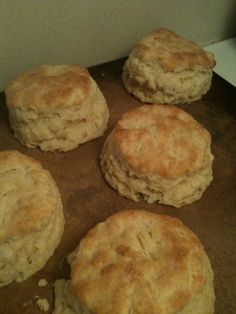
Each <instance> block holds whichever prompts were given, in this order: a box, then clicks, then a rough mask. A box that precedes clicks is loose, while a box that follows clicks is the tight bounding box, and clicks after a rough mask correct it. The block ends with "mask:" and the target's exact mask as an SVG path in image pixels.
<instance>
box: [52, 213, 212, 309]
mask: <svg viewBox="0 0 236 314" xmlns="http://www.w3.org/2000/svg"><path fill="white" fill-rule="evenodd" d="M213 276H214V275H213V271H212V268H211V264H210V261H209V258H208V256H207V254H206V252H205V250H204V248H203V246H202V245H201V243H200V241H199V240H198V238H197V236H196V235H195V234H194V233H193V232H192V231H191V230H190V229H188V228H187V227H186V226H184V225H183V223H182V222H181V221H179V220H178V219H175V218H172V217H169V216H164V215H157V214H154V213H151V212H148V211H144V210H125V211H121V212H119V213H116V214H114V215H113V216H111V217H109V218H108V219H107V220H106V221H105V222H102V223H99V224H98V225H97V226H96V227H94V228H93V229H92V230H90V231H89V232H88V234H87V235H86V236H85V238H84V239H83V240H82V241H81V242H80V244H79V246H78V248H77V249H76V250H75V252H74V254H73V260H72V263H71V278H70V280H68V281H66V280H59V281H56V284H55V294H56V302H55V309H54V312H53V313H54V314H62V313H67V314H75V313H89V314H104V313H115V314H126V313H133V314H138V313H147V314H157V313H166V314H176V313H178V314H196V313H201V314H213V313H214V301H215V293H214V283H213V280H214V279H213Z"/></svg>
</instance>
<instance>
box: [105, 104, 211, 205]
mask: <svg viewBox="0 0 236 314" xmlns="http://www.w3.org/2000/svg"><path fill="white" fill-rule="evenodd" d="M210 145H211V136H210V134H209V132H208V131H207V130H206V129H205V128H204V127H203V126H202V125H200V124H199V123H198V122H197V121H196V120H195V119H194V118H193V117H191V116H190V115H189V114H188V113H186V112H185V111H183V110H181V109H179V108H177V107H175V106H173V105H169V106H166V105H151V106H150V105H143V106H141V107H139V108H135V109H132V110H130V111H128V112H127V113H125V114H124V115H123V116H122V118H121V119H120V121H118V123H117V124H116V126H115V128H114V129H113V131H112V132H111V134H110V135H109V136H108V137H107V139H106V141H105V143H104V146H103V149H102V153H101V170H102V172H103V175H104V177H105V179H106V181H107V182H108V183H109V184H110V185H111V186H112V187H113V188H114V189H115V190H117V191H118V193H119V194H120V195H122V196H125V197H127V198H129V199H132V200H134V201H139V200H140V199H141V198H143V199H144V200H145V201H147V202H148V203H154V202H156V201H158V202H159V203H161V204H166V205H172V206H175V207H181V206H183V205H186V204H189V203H192V202H194V201H196V200H198V199H199V198H200V197H201V196H202V194H203V192H204V191H205V190H206V188H207V186H208V185H209V184H210V182H211V181H212V179H213V175H212V162H213V155H212V153H211V148H210Z"/></svg>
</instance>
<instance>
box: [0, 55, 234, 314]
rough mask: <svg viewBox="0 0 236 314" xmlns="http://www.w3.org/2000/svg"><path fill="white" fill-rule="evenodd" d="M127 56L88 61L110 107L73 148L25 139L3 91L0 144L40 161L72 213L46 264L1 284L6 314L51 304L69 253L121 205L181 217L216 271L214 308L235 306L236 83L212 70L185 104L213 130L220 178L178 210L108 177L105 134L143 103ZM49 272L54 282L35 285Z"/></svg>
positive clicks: (219, 311) (225, 310) (224, 313)
mask: <svg viewBox="0 0 236 314" xmlns="http://www.w3.org/2000/svg"><path fill="white" fill-rule="evenodd" d="M123 63H124V59H121V60H117V61H114V62H110V63H106V64H103V65H99V66H96V67H93V68H90V69H89V71H90V74H91V75H92V77H93V78H94V79H95V80H96V82H97V84H98V86H99V87H100V89H101V91H102V92H103V94H104V96H105V98H106V100H107V103H108V106H109V108H110V120H109V124H108V128H107V130H106V132H105V134H104V136H102V137H100V138H98V139H95V140H93V141H90V142H88V143H86V144H83V145H81V146H79V147H78V148H76V149H74V150H72V151H70V152H67V153H45V152H41V151H40V150H39V149H28V148H26V147H24V146H22V145H21V144H20V143H19V142H18V141H17V140H16V139H15V138H14V137H13V134H12V131H11V130H10V126H9V122H8V112H7V108H6V104H5V97H4V93H2V94H1V96H0V150H9V149H16V150H18V151H20V152H22V153H24V154H26V155H29V156H31V157H33V158H35V159H37V160H39V161H40V162H41V163H42V165H43V167H44V168H46V169H48V170H49V171H50V172H51V174H52V176H53V177H54V179H55V181H56V182H57V185H58V187H59V190H60V192H61V196H62V201H63V205H64V213H65V218H66V225H65V232H64V235H63V238H62V241H61V243H60V245H59V246H58V248H57V249H56V251H55V254H54V255H53V257H52V258H51V259H50V260H49V261H48V262H47V264H46V266H45V267H44V268H43V269H42V270H41V271H39V272H37V273H36V274H35V275H34V276H32V277H31V278H30V279H28V280H27V281H25V282H24V283H22V284H16V283H11V284H10V285H8V286H6V287H2V288H0V313H4V314H19V313H28V314H29V313H34V314H37V313H42V312H41V311H40V310H39V308H38V307H37V306H36V304H35V301H36V300H37V299H36V297H35V296H39V297H40V298H47V299H48V300H49V303H50V312H51V310H52V308H53V283H54V281H55V280H56V279H59V278H69V267H68V264H67V262H66V256H67V255H68V253H70V252H71V251H73V250H74V249H75V247H76V246H77V245H78V243H79V241H80V239H81V238H82V237H84V236H85V234H86V233H87V231H88V230H89V229H91V228H92V227H94V226H95V225H96V224H97V223H98V222H101V221H103V220H105V219H106V218H107V217H108V216H110V215H111V214H113V213H114V212H117V211H119V210H122V209H140V208H143V209H147V210H150V211H153V212H156V213H161V214H166V215H170V216H174V217H177V218H179V219H180V220H182V222H183V223H184V224H186V225H187V226H188V227H189V228H191V229H192V230H193V232H194V233H195V234H196V235H197V236H198V237H199V239H200V241H201V242H202V244H203V245H204V246H205V250H206V252H207V254H208V256H209V258H210V261H211V263H212V267H213V270H214V273H215V290H216V303H215V314H235V313H236V158H235V156H236V122H235V118H236V88H235V87H233V86H232V85H230V84H229V83H227V82H226V81H224V80H223V79H222V78H220V77H219V76H218V75H216V74H214V76H213V82H212V87H211V89H210V91H209V92H208V93H207V94H206V95H205V96H204V97H203V98H202V100H200V101H195V102H194V103H192V104H188V105H181V106H180V107H181V108H183V109H185V110H186V111H187V112H189V113H190V114H191V115H193V117H194V118H196V119H197V120H198V121H199V122H200V123H202V124H203V125H204V126H205V127H206V128H207V129H208V130H209V132H210V133H211V135H212V152H213V154H214V156H215V159H214V163H213V172H214V180H213V182H212V183H211V184H210V186H209V187H208V189H207V190H206V192H205V193H204V194H203V196H202V198H201V199H200V200H199V201H197V202H195V203H193V204H190V205H187V206H184V207H182V208H180V209H175V208H173V207H170V206H162V205H159V204H152V205H149V204H147V203H145V202H144V201H141V202H139V203H135V202H133V201H131V200H128V199H126V198H124V197H121V196H119V195H118V194H117V193H116V191H114V190H112V189H111V188H110V187H109V186H108V185H107V184H106V182H105V181H104V180H103V177H102V174H101V171H100V167H99V155H100V152H101V148H102V145H103V143H104V140H105V138H106V136H107V135H108V134H109V133H110V131H111V130H112V128H113V127H114V125H115V123H116V122H117V120H118V119H119V118H120V117H121V115H122V113H124V112H125V111H127V110H128V109H130V108H132V107H135V106H139V105H141V103H140V102H139V101H138V100H136V99H135V98H134V97H132V96H131V95H128V94H127V93H126V91H125V89H124V88H123V86H122V82H121V72H122V66H123ZM41 278H44V279H46V280H47V281H48V285H47V286H46V287H44V288H42V287H39V286H38V285H37V283H38V280H39V279H41Z"/></svg>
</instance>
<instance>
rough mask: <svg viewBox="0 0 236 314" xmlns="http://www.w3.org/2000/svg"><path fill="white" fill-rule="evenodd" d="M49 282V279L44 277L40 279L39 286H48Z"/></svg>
mask: <svg viewBox="0 0 236 314" xmlns="http://www.w3.org/2000/svg"><path fill="white" fill-rule="evenodd" d="M47 284H48V282H47V280H46V279H44V278H42V279H39V281H38V286H39V287H46V285H47Z"/></svg>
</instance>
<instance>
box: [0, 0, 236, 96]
mask: <svg viewBox="0 0 236 314" xmlns="http://www.w3.org/2000/svg"><path fill="white" fill-rule="evenodd" d="M235 22H236V2H235V0H0V73H1V75H0V90H3V89H4V87H5V84H6V82H7V81H8V80H10V79H12V78H14V77H15V76H16V75H18V74H19V73H21V72H22V71H25V70H28V69H31V68H33V67H35V66H38V65H40V64H57V63H64V64H67V63H78V64H80V65H82V66H86V67H88V66H92V65H95V64H100V63H103V62H107V61H110V60H114V59H117V58H120V57H123V56H126V55H127V54H128V53H129V51H130V50H131V48H132V46H133V45H134V43H135V42H136V41H137V40H139V39H140V38H141V37H143V36H144V35H146V34H147V33H149V32H150V31H152V30H153V29H156V28H158V27H167V28H170V29H173V30H175V31H176V32H177V33H179V34H180V35H182V36H185V37H186V38H188V39H191V40H195V41H197V42H198V43H200V44H202V45H204V44H209V43H211V42H215V41H218V40H221V39H224V38H227V37H231V36H232V35H235V33H236V27H235V26H236V24H235Z"/></svg>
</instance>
